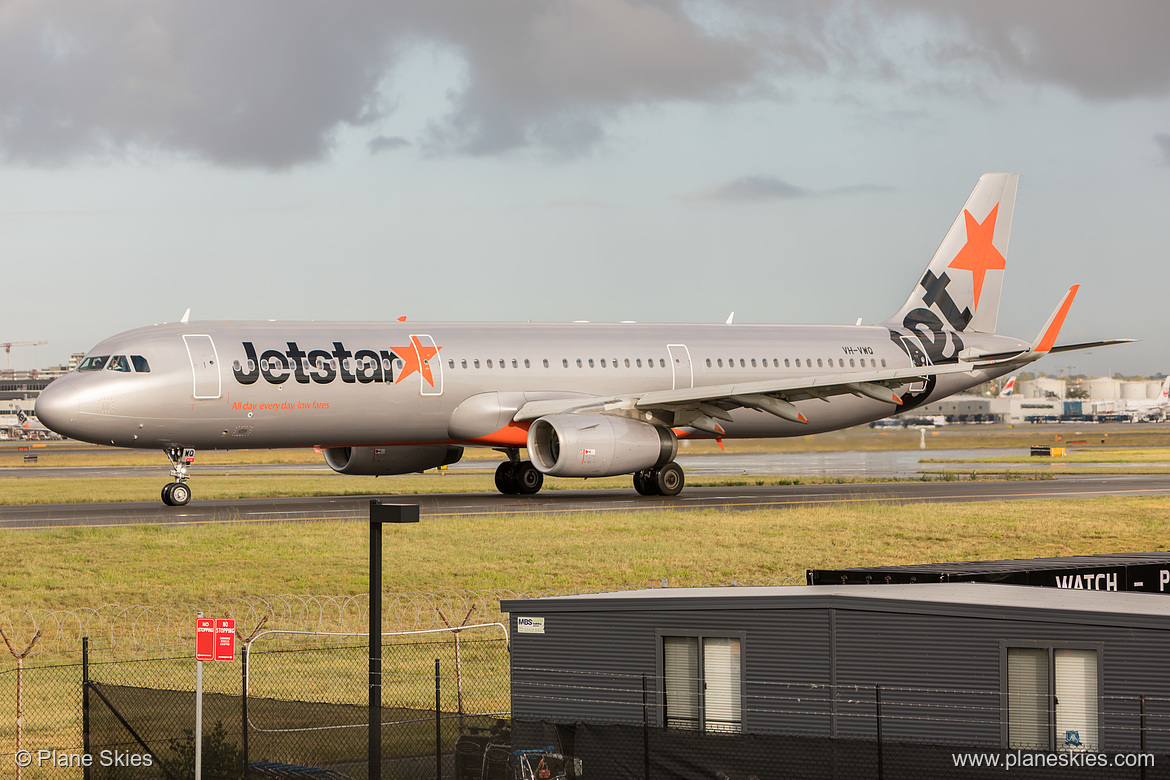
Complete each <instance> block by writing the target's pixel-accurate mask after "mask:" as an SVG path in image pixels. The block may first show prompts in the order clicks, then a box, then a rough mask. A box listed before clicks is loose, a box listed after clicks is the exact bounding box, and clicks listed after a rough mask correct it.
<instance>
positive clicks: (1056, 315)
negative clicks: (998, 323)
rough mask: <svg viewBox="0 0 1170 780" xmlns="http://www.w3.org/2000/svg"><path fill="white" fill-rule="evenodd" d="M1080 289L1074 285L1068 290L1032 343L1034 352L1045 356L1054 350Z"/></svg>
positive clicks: (1077, 285)
mask: <svg viewBox="0 0 1170 780" xmlns="http://www.w3.org/2000/svg"><path fill="white" fill-rule="evenodd" d="M1080 288H1081V286H1080V285H1079V284H1074V285H1073V286H1072V287H1070V288H1068V292H1067V293H1065V296H1064V300H1062V301H1061V302H1060V305H1059V306H1057V307H1056V311H1054V312H1052V316H1051V317H1049V318H1048V322H1046V323H1044V328H1043V329H1042V330H1041V331H1040V335H1039V336H1037V337H1036V340H1035V341H1034V342H1032V350H1031V351H1032V352H1034V353H1037V354H1041V355H1044V354H1047V353H1048V351H1049V350H1050V349H1052V345H1053V344H1055V343H1056V337H1057V336H1058V335H1060V328H1061V326H1062V325H1064V318H1065V317H1066V316H1068V310H1069V307H1071V306H1072V302H1073V298H1075V297H1077V290H1079V289H1080Z"/></svg>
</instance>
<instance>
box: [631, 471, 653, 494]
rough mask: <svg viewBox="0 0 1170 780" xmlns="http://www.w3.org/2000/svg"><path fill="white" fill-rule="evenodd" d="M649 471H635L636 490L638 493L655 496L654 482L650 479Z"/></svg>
mask: <svg viewBox="0 0 1170 780" xmlns="http://www.w3.org/2000/svg"><path fill="white" fill-rule="evenodd" d="M650 474H651V472H649V471H635V472H634V490H637V491H638V495H642V496H653V495H655V493H654V484H653V482H652V481H651V480H650Z"/></svg>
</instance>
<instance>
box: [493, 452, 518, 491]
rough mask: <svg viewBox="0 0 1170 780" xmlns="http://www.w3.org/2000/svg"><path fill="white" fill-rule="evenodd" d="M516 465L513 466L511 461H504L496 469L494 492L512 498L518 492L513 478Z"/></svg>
mask: <svg viewBox="0 0 1170 780" xmlns="http://www.w3.org/2000/svg"><path fill="white" fill-rule="evenodd" d="M517 465H519V464H513V463H512V461H510V460H506V461H504V462H503V463H501V464H500V465H499V466H498V467H497V468H496V490H498V491H500V492H501V493H503V494H504V495H506V496H513V495H515V494H517V493H519V492H520V488H519V486H518V485H517V484H516V478H515V473H516V472H515V467H516V466H517Z"/></svg>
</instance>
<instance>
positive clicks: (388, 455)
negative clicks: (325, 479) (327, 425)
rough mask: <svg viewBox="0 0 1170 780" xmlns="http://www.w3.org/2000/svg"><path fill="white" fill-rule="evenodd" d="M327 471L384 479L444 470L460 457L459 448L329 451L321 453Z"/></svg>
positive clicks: (416, 447) (373, 448)
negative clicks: (385, 477) (323, 455)
mask: <svg viewBox="0 0 1170 780" xmlns="http://www.w3.org/2000/svg"><path fill="white" fill-rule="evenodd" d="M324 453H325V462H326V463H327V464H329V468H331V469H333V470H334V471H336V472H338V473H340V474H357V475H361V476H367V477H368V476H375V477H384V476H387V475H390V474H410V473H411V472H415V471H426V470H427V469H433V468H438V467H439V466H446V465H447V464H448V463H456V462H458V461H459V460H460V459H461V458H462V457H463V448H462V447H452V446H451V445H448V444H420V445H415V446H398V447H330V448H328V449H326V450H324Z"/></svg>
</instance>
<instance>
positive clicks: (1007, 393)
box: [996, 376, 1016, 398]
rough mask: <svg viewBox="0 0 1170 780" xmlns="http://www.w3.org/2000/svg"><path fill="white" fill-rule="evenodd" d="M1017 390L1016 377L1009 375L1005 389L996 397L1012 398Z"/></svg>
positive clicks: (1004, 385)
mask: <svg viewBox="0 0 1170 780" xmlns="http://www.w3.org/2000/svg"><path fill="white" fill-rule="evenodd" d="M1015 392H1016V377H1014V376H1013V377H1009V378H1008V381H1006V382H1004V384H1003V389H1002V390H1000V391H999V395H997V396H996V398H1011V397H1012V396H1013V395H1015Z"/></svg>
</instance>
